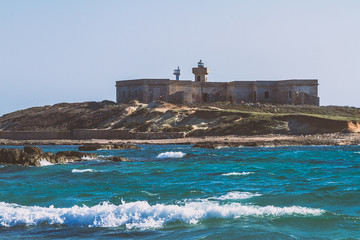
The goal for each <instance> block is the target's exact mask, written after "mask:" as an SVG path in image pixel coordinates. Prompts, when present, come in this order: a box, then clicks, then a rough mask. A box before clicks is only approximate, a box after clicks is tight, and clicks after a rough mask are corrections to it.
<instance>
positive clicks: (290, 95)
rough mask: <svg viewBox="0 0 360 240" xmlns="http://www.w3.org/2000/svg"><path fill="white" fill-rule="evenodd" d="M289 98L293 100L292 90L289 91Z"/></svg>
mask: <svg viewBox="0 0 360 240" xmlns="http://www.w3.org/2000/svg"><path fill="white" fill-rule="evenodd" d="M289 98H292V92H291V90H290V91H289Z"/></svg>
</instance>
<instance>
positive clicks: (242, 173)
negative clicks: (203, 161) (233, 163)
mask: <svg viewBox="0 0 360 240" xmlns="http://www.w3.org/2000/svg"><path fill="white" fill-rule="evenodd" d="M253 173H254V172H231V173H224V174H221V175H223V176H239V175H249V174H253Z"/></svg>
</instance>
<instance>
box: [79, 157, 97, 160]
mask: <svg viewBox="0 0 360 240" xmlns="http://www.w3.org/2000/svg"><path fill="white" fill-rule="evenodd" d="M81 159H82V160H85V161H90V160H95V159H97V158H94V157H82V158H81Z"/></svg>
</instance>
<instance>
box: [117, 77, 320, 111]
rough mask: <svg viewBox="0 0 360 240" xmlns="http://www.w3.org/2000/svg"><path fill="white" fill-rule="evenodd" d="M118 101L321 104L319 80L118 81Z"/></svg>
mask: <svg viewBox="0 0 360 240" xmlns="http://www.w3.org/2000/svg"><path fill="white" fill-rule="evenodd" d="M116 99H117V103H128V102H129V101H131V100H135V99H136V100H139V101H141V102H144V103H150V102H152V101H155V100H163V101H168V102H171V103H211V102H224V101H230V102H234V103H241V102H252V103H254V102H260V103H271V104H310V105H319V98H318V81H317V80H315V79H311V80H297V79H296V80H281V81H234V82H201V81H198V82H194V81H189V80H187V81H175V80H169V79H137V80H126V81H117V82H116Z"/></svg>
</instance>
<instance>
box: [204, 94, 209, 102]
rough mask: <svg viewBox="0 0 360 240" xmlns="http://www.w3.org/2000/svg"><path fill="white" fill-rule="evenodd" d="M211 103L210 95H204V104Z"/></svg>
mask: <svg viewBox="0 0 360 240" xmlns="http://www.w3.org/2000/svg"><path fill="white" fill-rule="evenodd" d="M209 101H210V98H209V94H207V93H204V94H203V102H209Z"/></svg>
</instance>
